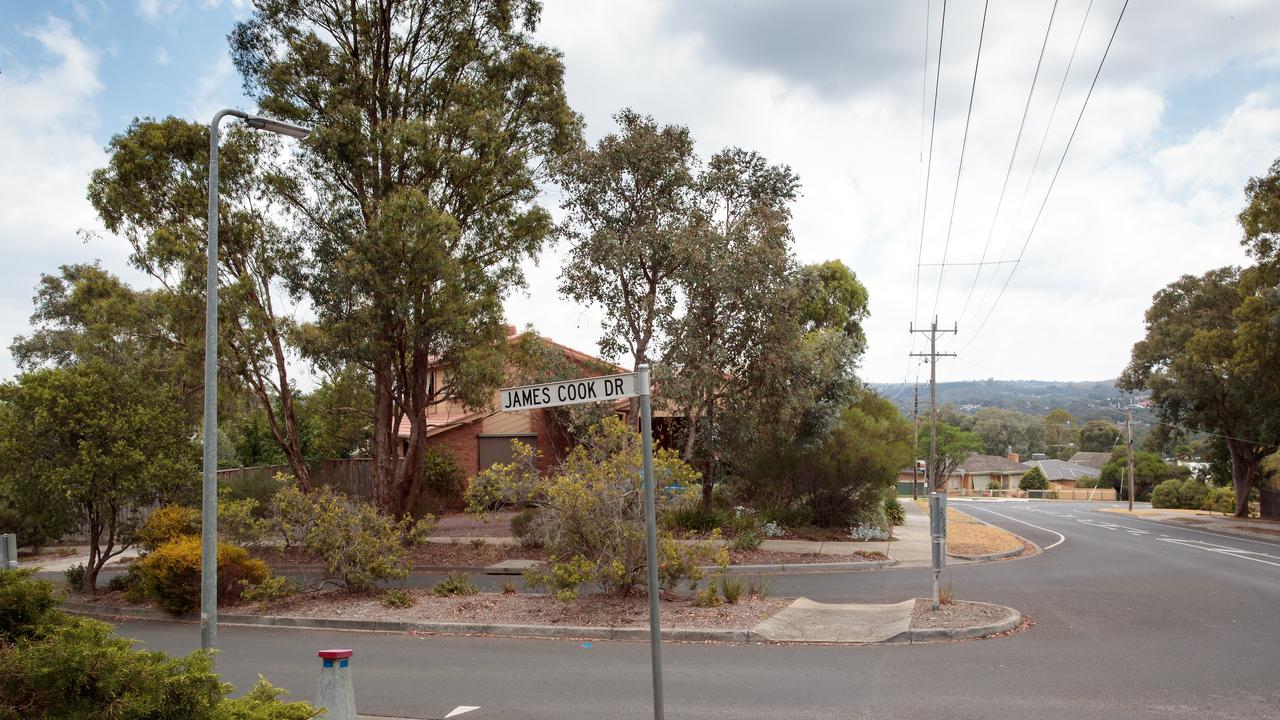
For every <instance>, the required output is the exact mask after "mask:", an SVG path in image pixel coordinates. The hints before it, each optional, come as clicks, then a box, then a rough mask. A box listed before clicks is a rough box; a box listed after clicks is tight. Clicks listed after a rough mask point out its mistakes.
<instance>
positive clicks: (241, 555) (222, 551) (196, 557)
mask: <svg viewBox="0 0 1280 720" xmlns="http://www.w3.org/2000/svg"><path fill="white" fill-rule="evenodd" d="M137 567H138V578H139V583H140V585H141V587H142V588H143V593H144V594H145V595H146V596H147V597H150V598H152V599H154V600H155V601H156V603H158V604H159V605H160V607H162V608H164V609H166V610H168V611H169V612H172V613H186V612H191V611H192V610H195V609H196V608H198V607H200V538H199V537H197V536H195V535H187V536H184V537H180V538H178V539H176V540H173V541H171V542H167V543H165V544H163V545H161V546H160V547H158V548H156V549H155V551H153V552H151V553H149V554H148V555H147V556H146V557H144V558H142V559H140V560H138V562H137ZM269 574H270V571H269V570H268V569H267V565H266V563H264V562H262V561H261V560H257V559H254V558H250V557H249V552H248V551H247V550H245V549H244V548H241V547H236V546H235V545H228V544H226V543H218V602H219V603H224V602H225V603H232V602H235V601H236V600H238V599H239V598H240V594H241V593H242V592H243V590H244V586H245V584H248V585H256V584H259V583H261V582H262V581H263V580H265V579H266V578H267V576H268V575H269Z"/></svg>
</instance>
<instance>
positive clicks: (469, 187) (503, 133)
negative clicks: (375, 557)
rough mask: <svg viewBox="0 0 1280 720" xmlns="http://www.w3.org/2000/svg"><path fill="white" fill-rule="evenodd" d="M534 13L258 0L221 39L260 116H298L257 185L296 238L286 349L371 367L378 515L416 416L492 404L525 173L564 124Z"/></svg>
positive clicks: (563, 138) (554, 63)
mask: <svg viewBox="0 0 1280 720" xmlns="http://www.w3.org/2000/svg"><path fill="white" fill-rule="evenodd" d="M539 14H540V6H539V4H538V3H530V2H522V1H518V0H453V1H450V2H435V1H434V0H406V1H405V2H402V3H399V4H397V5H396V6H395V8H394V11H393V10H392V9H391V8H390V6H387V7H383V6H379V5H376V4H361V3H357V4H356V5H347V4H329V3H313V2H312V3H295V2H263V3H258V4H257V5H255V7H254V10H253V11H252V12H251V14H250V15H249V17H247V18H246V19H245V20H244V21H242V22H240V23H238V24H237V25H236V27H235V29H234V30H233V32H232V33H231V37H230V41H231V49H232V58H233V60H234V62H235V65H236V67H237V69H238V70H239V71H240V74H241V76H242V78H243V80H244V84H245V87H246V89H247V91H248V92H249V94H250V96H251V97H252V98H253V99H254V100H255V101H256V102H257V104H258V105H259V106H260V107H261V109H262V111H263V112H264V113H268V114H272V115H275V116H277V117H280V118H283V119H286V120H290V121H293V122H298V123H302V124H306V125H310V126H312V127H314V128H315V131H314V132H313V133H312V135H311V136H310V137H309V138H308V139H307V140H305V141H303V142H302V143H300V144H299V145H298V147H299V150H300V152H299V154H298V156H297V157H296V158H295V159H294V161H293V162H291V163H290V164H289V165H288V167H286V168H283V169H281V170H280V171H279V172H278V173H277V174H278V176H279V177H278V179H273V180H272V182H271V183H270V185H271V188H272V189H273V190H274V191H276V192H278V193H279V196H280V197H281V198H282V199H283V201H284V202H285V203H286V204H287V205H288V207H289V208H290V210H291V211H293V214H294V215H295V216H296V217H297V218H298V219H299V224H300V225H303V228H302V229H301V230H300V231H299V232H298V233H296V235H295V237H296V238H297V239H298V240H299V241H302V242H305V244H306V249H307V250H308V252H307V253H306V256H305V257H306V262H303V263H300V264H298V265H297V266H296V267H294V268H292V269H291V277H290V278H289V281H290V286H291V288H292V289H295V290H296V291H298V292H300V293H303V294H305V295H306V297H307V298H308V299H309V300H310V303H311V305H312V307H313V308H314V309H315V315H316V318H317V321H316V323H315V325H313V326H311V327H308V328H305V329H304V333H305V336H306V337H305V340H304V341H302V342H301V346H302V348H303V351H304V353H305V354H306V355H308V356H309V357H311V358H314V359H316V360H317V361H319V362H320V364H321V365H322V366H323V367H326V368H328V367H335V366H347V365H356V366H359V367H361V368H362V370H364V371H365V372H366V373H367V375H368V376H369V377H371V378H372V382H373V388H372V389H373V396H374V398H373V403H372V410H373V413H372V415H373V417H372V418H371V426H372V438H371V441H370V451H371V455H372V456H373V459H374V464H375V477H374V490H375V494H376V497H377V501H378V504H379V505H380V506H381V507H382V508H383V509H384V510H386V511H388V512H391V513H393V514H395V515H397V516H398V515H402V514H404V513H406V512H410V511H412V510H414V509H415V508H416V507H417V505H418V500H419V497H420V495H421V494H422V492H423V486H422V476H421V471H422V463H421V455H422V453H423V452H424V451H425V449H426V438H425V435H426V427H427V423H426V415H427V409H428V408H429V407H430V406H431V405H432V404H434V403H437V402H441V401H446V400H447V401H454V402H457V403H458V404H461V405H466V406H471V407H479V406H481V405H487V404H488V403H489V402H490V401H491V399H492V393H493V390H494V388H496V387H497V386H498V385H499V383H500V382H501V380H502V370H503V356H504V346H505V339H506V338H505V332H504V327H503V318H502V299H503V296H504V295H505V294H506V293H508V292H510V291H511V290H512V289H514V288H517V287H519V286H520V285H521V284H522V283H523V279H524V278H523V271H522V267H521V266H522V263H523V262H524V261H526V260H527V259H529V258H531V257H533V256H535V255H536V254H537V252H538V250H539V249H540V248H541V247H542V245H543V243H544V241H545V240H546V239H548V238H549V237H550V236H551V235H552V234H553V232H554V225H553V222H552V219H551V217H550V214H549V213H548V212H547V211H546V210H545V209H544V208H542V207H540V206H538V205H537V204H536V201H537V198H538V194H539V192H540V187H541V186H540V183H541V181H543V180H544V179H546V178H547V175H548V168H549V166H550V165H552V164H554V163H555V162H556V161H557V160H558V159H559V158H561V157H563V156H565V155H566V154H567V153H569V152H570V151H571V150H572V149H573V148H574V147H576V145H577V144H578V142H579V136H580V122H579V120H578V118H577V117H576V116H575V115H574V113H573V112H572V110H571V109H570V107H569V105H568V103H567V100H566V98H565V93H564V67H563V64H562V62H561V58H560V56H559V54H558V53H557V52H556V51H555V50H553V49H552V48H549V47H546V46H544V45H541V44H538V42H537V41H536V40H535V39H534V36H533V33H534V31H535V30H536V28H537V24H538V20H539ZM379 48H381V49H384V50H375V49H379ZM391 318H394V321H390V320H389V319H391ZM441 366H443V367H445V368H447V372H443V373H437V372H436V370H437V369H438V368H440V367H441ZM402 415H403V416H406V417H407V418H408V420H409V438H408V449H407V452H406V453H405V454H404V457H405V460H406V462H404V463H403V464H402V465H401V464H398V463H396V462H395V455H396V446H397V444H398V442H399V439H398V438H397V436H396V433H397V429H398V428H397V422H396V421H397V419H398V418H399V417H401V416H402Z"/></svg>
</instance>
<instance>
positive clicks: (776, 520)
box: [756, 505, 813, 534]
mask: <svg viewBox="0 0 1280 720" xmlns="http://www.w3.org/2000/svg"><path fill="white" fill-rule="evenodd" d="M756 515H758V516H759V517H760V523H761V525H768V524H770V523H773V524H775V525H777V526H778V527H779V528H797V527H804V526H805V525H812V524H813V513H812V512H810V511H809V509H808V508H806V507H803V506H795V507H792V506H790V505H763V506H761V507H758V508H757V509H756ZM766 534H768V533H766Z"/></svg>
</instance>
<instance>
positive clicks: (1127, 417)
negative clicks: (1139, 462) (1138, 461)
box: [1124, 402, 1133, 512]
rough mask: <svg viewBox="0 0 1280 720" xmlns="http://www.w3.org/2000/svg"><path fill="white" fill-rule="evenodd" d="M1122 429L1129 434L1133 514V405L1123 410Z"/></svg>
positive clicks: (1130, 492)
mask: <svg viewBox="0 0 1280 720" xmlns="http://www.w3.org/2000/svg"><path fill="white" fill-rule="evenodd" d="M1124 427H1125V430H1126V431H1128V434H1129V512H1133V403H1132V402H1130V404H1129V405H1128V406H1126V407H1125V409H1124Z"/></svg>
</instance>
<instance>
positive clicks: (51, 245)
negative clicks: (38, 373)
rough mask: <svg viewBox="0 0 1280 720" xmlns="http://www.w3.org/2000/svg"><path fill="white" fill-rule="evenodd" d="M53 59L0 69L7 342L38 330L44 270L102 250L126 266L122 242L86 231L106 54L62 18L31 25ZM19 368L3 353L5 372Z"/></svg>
mask: <svg viewBox="0 0 1280 720" xmlns="http://www.w3.org/2000/svg"><path fill="white" fill-rule="evenodd" d="M26 34H27V35H28V36H30V37H32V38H34V39H35V40H36V41H37V42H38V43H39V45H40V47H41V48H42V50H43V51H44V53H45V54H46V55H47V58H48V60H47V61H46V62H28V63H26V64H23V65H10V66H7V67H6V68H5V72H4V73H3V74H2V75H0V97H3V98H5V104H4V107H3V109H2V110H0V157H2V158H4V166H5V171H4V172H3V173H0V197H3V198H4V202H3V203H0V248H3V249H4V254H5V263H4V266H3V268H0V287H2V288H3V290H2V291H0V307H3V308H4V312H3V313H0V345H4V346H7V345H8V342H9V340H10V339H12V338H13V336H14V335H17V334H20V333H26V332H28V326H27V323H26V322H25V320H26V318H27V316H28V315H29V314H30V302H29V298H30V297H31V292H32V290H33V288H34V287H35V284H36V281H37V280H38V279H39V276H40V273H42V272H53V271H56V269H57V267H58V265H61V264H65V263H73V262H87V261H92V260H93V259H94V258H95V257H96V258H102V259H103V260H104V261H106V262H108V263H110V264H111V265H112V266H115V267H119V266H123V265H124V262H123V258H124V255H125V250H124V248H123V247H122V246H121V244H119V243H118V242H116V241H114V240H106V239H102V238H98V237H96V236H89V237H80V236H78V235H77V232H78V231H80V230H82V229H86V228H94V227H96V226H97V220H96V217H95V214H94V212H93V209H92V208H91V207H90V206H89V203H88V201H87V200H86V199H85V186H86V184H87V182H88V177H89V173H90V172H92V170H93V169H94V168H96V167H99V166H101V165H102V164H103V162H104V156H103V151H102V148H101V144H100V143H99V142H98V141H97V140H95V139H94V135H93V133H94V131H95V129H96V127H97V122H98V117H97V114H96V112H95V111H94V107H93V105H94V102H95V100H96V98H97V97H98V96H99V94H100V93H101V91H102V84H101V82H100V81H99V79H98V57H97V55H96V53H95V52H94V51H93V50H92V49H91V48H89V47H88V46H86V45H85V44H84V43H83V42H82V41H81V40H80V39H79V38H77V37H76V36H75V35H74V34H73V33H72V31H71V27H70V25H69V24H68V23H67V22H65V21H63V20H60V19H56V18H49V19H48V20H47V21H46V22H45V23H44V24H43V25H41V26H39V27H36V28H32V29H28V30H27V31H26ZM12 372H13V366H12V363H11V361H10V359H9V358H8V355H7V353H3V354H0V377H2V376H7V375H9V374H11V373H12Z"/></svg>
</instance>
